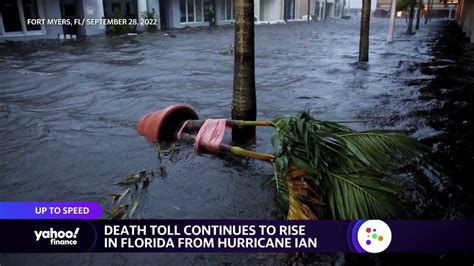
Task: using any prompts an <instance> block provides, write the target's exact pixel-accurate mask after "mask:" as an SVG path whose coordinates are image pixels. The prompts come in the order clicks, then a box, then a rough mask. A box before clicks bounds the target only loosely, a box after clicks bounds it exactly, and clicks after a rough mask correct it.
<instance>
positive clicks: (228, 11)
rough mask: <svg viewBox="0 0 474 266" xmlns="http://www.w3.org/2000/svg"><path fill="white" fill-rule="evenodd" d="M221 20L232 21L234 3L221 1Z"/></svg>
mask: <svg viewBox="0 0 474 266" xmlns="http://www.w3.org/2000/svg"><path fill="white" fill-rule="evenodd" d="M221 20H234V1H233V0H222V3H221Z"/></svg>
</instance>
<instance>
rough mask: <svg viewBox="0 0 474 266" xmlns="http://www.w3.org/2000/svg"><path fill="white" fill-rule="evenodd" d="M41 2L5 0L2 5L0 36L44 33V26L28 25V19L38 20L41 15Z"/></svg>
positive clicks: (35, 0) (0, 7)
mask: <svg viewBox="0 0 474 266" xmlns="http://www.w3.org/2000/svg"><path fill="white" fill-rule="evenodd" d="M39 1H40V0H3V1H2V2H1V4H0V10H1V11H2V12H0V35H3V34H4V35H18V34H22V35H24V34H37V33H38V32H40V33H42V30H43V26H41V25H28V24H27V22H28V19H38V18H41V17H43V16H42V14H41V8H40V7H41V3H40V2H39Z"/></svg>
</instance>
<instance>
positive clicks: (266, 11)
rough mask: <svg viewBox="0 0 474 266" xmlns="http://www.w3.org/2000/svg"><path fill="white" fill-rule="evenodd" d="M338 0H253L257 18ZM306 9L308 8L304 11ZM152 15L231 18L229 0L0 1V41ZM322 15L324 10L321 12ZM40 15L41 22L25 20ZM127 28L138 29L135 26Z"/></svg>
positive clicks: (178, 22) (172, 20)
mask: <svg viewBox="0 0 474 266" xmlns="http://www.w3.org/2000/svg"><path fill="white" fill-rule="evenodd" d="M338 3H339V0H325V1H323V0H254V6H255V20H256V21H262V22H271V21H291V20H306V19H307V18H308V17H307V16H308V15H309V16H310V18H311V19H313V18H316V19H322V18H325V17H328V16H337V12H336V10H337V6H338ZM308 11H309V12H308ZM150 14H152V15H153V16H154V17H155V18H157V19H158V24H159V25H157V26H158V28H161V29H174V28H184V27H188V26H189V27H196V26H209V25H210V24H211V21H213V20H214V19H215V24H216V25H226V24H232V23H233V22H234V14H235V12H234V0H2V1H1V2H0V40H10V39H11V40H28V39H43V38H50V39H51V38H70V37H76V36H88V35H95V34H103V33H104V32H105V31H106V27H105V26H104V25H101V24H98V25H84V26H80V25H60V24H58V23H56V22H55V21H48V20H52V19H55V20H58V19H70V20H73V19H101V18H125V19H131V18H135V19H140V18H143V17H144V16H145V15H150ZM324 14H325V15H324ZM35 19H45V20H46V21H48V22H47V23H43V24H32V23H28V22H29V21H32V20H35ZM132 30H138V31H139V30H143V28H140V26H139V27H136V28H134V29H132Z"/></svg>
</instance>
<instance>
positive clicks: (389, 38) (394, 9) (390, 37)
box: [387, 0, 397, 42]
mask: <svg viewBox="0 0 474 266" xmlns="http://www.w3.org/2000/svg"><path fill="white" fill-rule="evenodd" d="M396 15H397V0H392V6H391V7H390V22H389V24H388V36H387V42H393V40H394V39H395V16H396Z"/></svg>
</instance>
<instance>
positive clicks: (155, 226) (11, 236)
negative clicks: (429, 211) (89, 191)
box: [0, 220, 474, 253]
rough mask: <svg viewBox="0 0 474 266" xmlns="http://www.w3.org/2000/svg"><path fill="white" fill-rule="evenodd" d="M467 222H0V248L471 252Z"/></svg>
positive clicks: (472, 227)
mask: <svg viewBox="0 0 474 266" xmlns="http://www.w3.org/2000/svg"><path fill="white" fill-rule="evenodd" d="M473 243H474V220H465V221H448V220H419V221H414V220H397V221H381V220H356V221H328V220H323V221H261V220H258V221H257V220H120V221H118V220H0V253H5V252H324V253H330V252H354V253H380V252H384V253H404V252H409V253H430V252H443V253H446V252H474V244H473Z"/></svg>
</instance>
